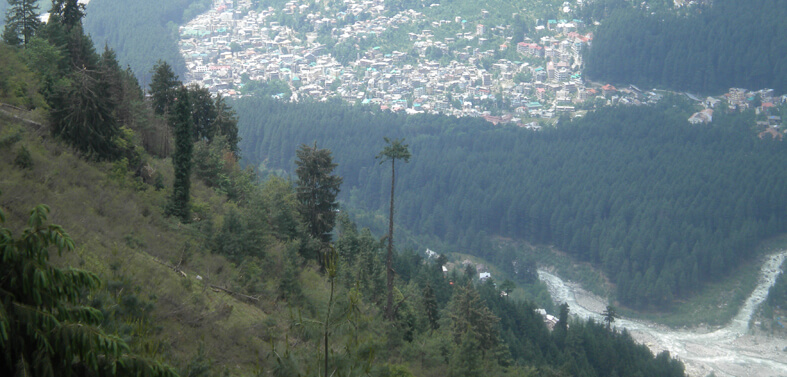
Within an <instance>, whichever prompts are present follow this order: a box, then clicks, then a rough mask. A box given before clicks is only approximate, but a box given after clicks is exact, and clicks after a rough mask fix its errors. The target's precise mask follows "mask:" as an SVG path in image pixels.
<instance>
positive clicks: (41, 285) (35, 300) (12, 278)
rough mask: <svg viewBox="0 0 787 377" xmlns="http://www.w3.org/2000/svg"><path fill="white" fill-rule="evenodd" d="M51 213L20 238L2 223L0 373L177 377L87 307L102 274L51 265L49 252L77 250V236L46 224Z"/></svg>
mask: <svg viewBox="0 0 787 377" xmlns="http://www.w3.org/2000/svg"><path fill="white" fill-rule="evenodd" d="M48 213H49V207H47V206H46V205H38V206H36V207H35V208H34V209H33V210H32V212H31V213H30V219H29V220H28V223H27V226H28V227H27V228H26V229H24V230H23V231H22V234H21V236H20V237H18V238H16V237H14V235H13V234H12V232H11V230H10V229H8V228H5V227H0V255H2V260H3V263H1V264H0V276H2V279H0V374H1V375H3V376H42V377H54V376H86V375H89V376H90V375H92V376H162V377H176V376H177V374H176V373H175V372H174V370H172V369H171V368H170V367H168V366H165V365H162V364H160V363H159V362H157V361H155V360H151V359H148V358H145V357H143V356H140V355H133V354H130V353H129V347H128V345H127V344H126V343H125V342H124V341H123V339H121V338H120V337H118V336H116V335H110V334H107V333H105V332H104V330H103V329H102V327H101V323H102V320H103V316H102V314H101V312H100V311H99V310H97V309H95V308H93V307H90V306H85V305H83V304H82V302H81V298H82V297H84V295H85V294H86V293H88V292H90V291H93V290H95V289H96V288H98V287H99V285H100V284H101V281H100V280H99V278H98V276H96V275H95V274H93V273H90V272H86V271H82V270H77V269H73V268H67V269H61V268H57V267H55V266H54V265H52V264H51V263H50V262H49V253H50V251H52V250H57V253H58V254H61V253H62V252H63V251H73V250H74V241H73V240H72V239H71V237H70V236H69V235H68V233H66V232H65V230H63V228H62V227H60V226H58V225H53V224H47V215H48ZM4 221H5V216H4V214H3V211H1V210H0V222H4Z"/></svg>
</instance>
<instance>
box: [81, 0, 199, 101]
mask: <svg viewBox="0 0 787 377" xmlns="http://www.w3.org/2000/svg"><path fill="white" fill-rule="evenodd" d="M210 5H211V1H210V0H166V1H158V0H157V1H154V0H136V1H122V0H93V1H91V2H90V11H89V12H87V15H86V17H85V23H84V24H85V31H86V32H87V33H88V34H89V35H90V36H91V37H92V38H93V41H94V42H95V43H96V46H99V47H102V46H104V44H109V45H110V46H113V48H114V50H115V53H116V54H117V59H118V60H119V61H120V62H122V63H123V65H124V66H125V65H128V66H130V67H131V69H132V70H133V71H134V73H135V74H136V76H137V77H138V78H139V81H140V82H141V83H142V85H143V86H145V85H147V84H148V83H150V77H151V74H152V73H151V71H152V69H153V66H154V65H155V64H156V61H157V60H159V59H163V60H165V61H167V62H169V64H171V65H172V67H173V69H174V71H175V73H176V74H178V75H182V74H183V73H185V72H186V66H185V63H184V60H183V57H182V56H180V51H178V38H179V37H178V27H179V26H180V25H182V24H185V23H186V22H188V21H190V20H191V19H193V18H194V17H196V16H198V15H199V14H201V13H203V12H205V11H207V10H208V9H209V8H210Z"/></svg>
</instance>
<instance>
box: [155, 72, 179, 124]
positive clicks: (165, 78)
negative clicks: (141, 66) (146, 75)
mask: <svg viewBox="0 0 787 377" xmlns="http://www.w3.org/2000/svg"><path fill="white" fill-rule="evenodd" d="M180 85H181V84H180V81H178V76H177V75H175V72H173V71H172V67H171V66H170V65H169V64H167V62H165V61H163V60H159V61H158V63H156V65H155V66H153V78H152V79H151V82H150V95H151V97H152V100H153V111H154V112H155V113H156V114H158V115H164V114H166V113H167V112H169V107H170V106H171V105H172V103H173V102H174V101H175V96H176V92H177V90H178V87H179V86H180Z"/></svg>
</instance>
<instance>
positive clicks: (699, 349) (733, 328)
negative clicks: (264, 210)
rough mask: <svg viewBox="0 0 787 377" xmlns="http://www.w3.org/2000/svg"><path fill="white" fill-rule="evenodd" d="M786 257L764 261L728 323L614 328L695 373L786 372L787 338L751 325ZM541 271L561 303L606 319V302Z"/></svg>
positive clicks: (622, 323)
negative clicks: (754, 331) (712, 326)
mask: <svg viewBox="0 0 787 377" xmlns="http://www.w3.org/2000/svg"><path fill="white" fill-rule="evenodd" d="M785 258H787V250H783V251H781V252H779V253H777V254H773V255H770V256H769V257H768V258H767V259H766V260H765V262H764V263H763V266H762V268H761V269H760V279H759V282H758V284H757V287H756V288H755V289H754V291H753V292H752V293H751V296H749V297H748V299H747V300H746V302H745V303H744V304H743V306H742V307H741V309H740V311H739V312H738V314H737V315H736V316H735V318H734V319H733V320H732V321H731V322H730V323H728V324H727V325H726V326H723V327H721V328H718V329H713V330H709V329H703V328H696V329H685V330H676V329H671V328H668V327H666V326H661V325H658V324H654V323H651V322H647V321H642V320H636V319H630V318H619V319H617V320H615V323H614V324H615V327H617V328H618V329H623V328H625V329H627V330H628V331H629V333H631V335H632V337H633V338H634V339H636V340H638V341H640V342H641V343H644V344H646V345H647V346H648V347H650V349H651V350H652V351H653V352H654V353H659V352H662V351H669V353H670V355H672V356H674V357H677V358H678V359H680V360H681V361H683V363H684V364H685V365H686V372H687V374H689V375H690V376H707V375H708V374H710V373H711V372H713V373H714V374H715V375H716V376H718V377H722V376H736V377H743V376H758V377H769V376H773V377H777V376H787V339H780V338H774V337H770V336H766V335H752V334H751V332H750V331H749V330H748V324H749V321H750V319H751V317H752V315H753V314H754V312H755V311H756V309H757V307H758V306H759V305H760V304H761V303H762V302H763V301H764V300H765V298H766V297H767V295H768V289H769V288H770V287H771V286H772V285H773V284H774V282H775V281H776V278H777V277H778V275H779V273H781V265H782V263H783V262H784V260H785ZM538 276H539V278H540V279H541V280H542V281H544V282H545V283H546V284H547V286H548V287H549V292H550V294H551V295H552V298H553V299H554V300H555V301H556V302H557V303H567V304H568V305H569V308H570V311H571V313H572V314H573V315H575V316H579V317H581V318H593V319H594V320H596V321H598V322H601V321H602V319H603V316H602V315H601V312H602V311H603V310H604V308H605V307H606V303H605V301H603V300H602V299H600V298H599V297H597V296H594V295H592V294H590V293H588V292H586V291H584V290H582V289H581V287H579V285H577V284H574V283H570V282H565V281H563V280H562V279H560V278H559V277H557V276H555V275H553V274H551V273H549V272H547V271H545V270H539V271H538Z"/></svg>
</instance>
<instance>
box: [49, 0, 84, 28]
mask: <svg viewBox="0 0 787 377" xmlns="http://www.w3.org/2000/svg"><path fill="white" fill-rule="evenodd" d="M83 17H85V4H81V3H79V0H53V1H52V9H51V10H50V11H49V20H50V22H52V21H54V22H57V23H60V24H62V25H63V26H65V27H66V30H71V29H72V28H74V27H75V26H81V25H82V18H83Z"/></svg>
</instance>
